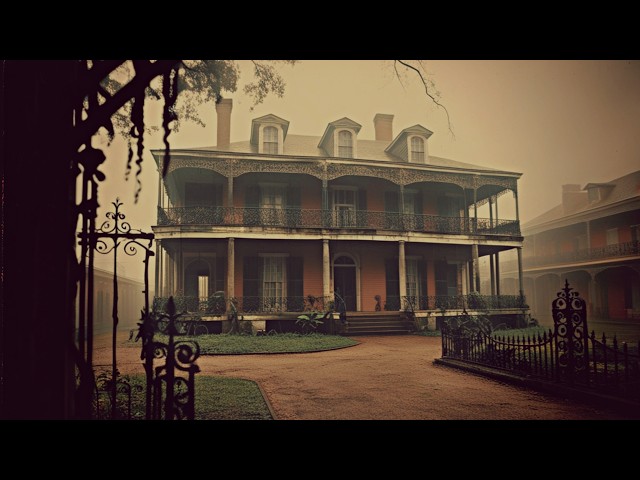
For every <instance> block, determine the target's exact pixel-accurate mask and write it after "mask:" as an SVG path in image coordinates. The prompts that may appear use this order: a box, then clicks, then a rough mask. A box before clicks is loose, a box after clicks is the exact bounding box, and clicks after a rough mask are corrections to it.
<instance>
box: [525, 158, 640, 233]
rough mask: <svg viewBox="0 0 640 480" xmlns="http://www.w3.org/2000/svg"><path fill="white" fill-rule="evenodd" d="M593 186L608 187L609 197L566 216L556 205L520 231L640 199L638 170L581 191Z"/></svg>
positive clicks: (639, 174)
mask: <svg viewBox="0 0 640 480" xmlns="http://www.w3.org/2000/svg"><path fill="white" fill-rule="evenodd" d="M593 186H598V187H600V186H606V187H610V192H609V195H607V196H606V197H605V198H602V199H600V200H599V201H595V202H591V203H589V204H588V205H585V206H584V207H582V208H579V209H578V210H575V211H572V212H571V213H569V214H566V215H565V213H564V209H563V208H562V204H560V205H556V206H555V207H553V208H552V209H551V210H548V211H546V212H545V213H543V214H541V215H538V216H537V217H535V218H533V219H532V220H529V221H528V222H526V223H524V224H523V225H522V229H523V230H526V229H533V228H535V227H537V226H539V225H542V224H546V223H551V222H561V221H562V220H563V219H564V218H565V217H567V221H568V219H569V217H574V216H576V215H579V214H583V213H587V212H589V210H596V209H600V208H602V207H605V206H607V205H612V204H614V203H618V202H621V201H623V200H628V199H631V198H634V197H635V198H638V197H640V170H637V171H635V172H632V173H629V174H627V175H624V176H622V177H619V178H616V179H615V180H611V181H610V182H605V183H588V184H587V185H586V186H585V187H584V189H583V190H586V189H587V188H589V187H591V188H593Z"/></svg>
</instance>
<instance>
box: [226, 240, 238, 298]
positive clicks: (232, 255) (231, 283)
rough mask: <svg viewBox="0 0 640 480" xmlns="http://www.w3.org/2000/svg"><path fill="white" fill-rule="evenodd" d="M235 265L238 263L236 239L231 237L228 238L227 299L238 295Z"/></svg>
mask: <svg viewBox="0 0 640 480" xmlns="http://www.w3.org/2000/svg"><path fill="white" fill-rule="evenodd" d="M235 265H236V249H235V239H234V238H229V240H227V299H230V298H232V297H235V296H236V293H235Z"/></svg>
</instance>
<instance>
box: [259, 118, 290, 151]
mask: <svg viewBox="0 0 640 480" xmlns="http://www.w3.org/2000/svg"><path fill="white" fill-rule="evenodd" d="M267 127H274V128H275V129H276V130H277V131H278V153H277V154H278V155H282V154H283V153H284V132H283V131H282V127H281V126H280V125H278V124H277V123H263V124H261V125H260V127H259V128H258V153H266V152H265V151H264V137H265V135H264V129H265V128H267ZM270 155H275V154H273V153H272V154H270Z"/></svg>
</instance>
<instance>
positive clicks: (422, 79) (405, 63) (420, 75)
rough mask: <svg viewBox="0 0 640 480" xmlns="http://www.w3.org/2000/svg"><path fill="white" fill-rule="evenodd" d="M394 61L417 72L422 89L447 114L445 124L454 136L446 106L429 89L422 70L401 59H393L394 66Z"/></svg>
mask: <svg viewBox="0 0 640 480" xmlns="http://www.w3.org/2000/svg"><path fill="white" fill-rule="evenodd" d="M396 63H399V64H400V65H403V66H404V67H405V68H408V69H410V70H413V71H414V72H416V73H417V74H418V77H419V78H420V81H421V82H422V85H424V91H425V93H426V94H427V96H428V97H429V98H430V99H431V101H432V102H433V103H434V104H435V105H436V106H437V107H439V108H441V109H443V110H444V113H446V114H447V126H448V127H449V133H451V136H452V137H454V138H455V134H454V133H453V128H452V127H451V118H450V117H449V110H447V107H445V106H444V105H443V104H442V103H440V101H439V100H438V98H437V97H436V96H435V95H433V94H432V93H431V92H430V91H429V85H428V83H427V81H426V80H425V78H424V75H422V72H421V71H420V70H418V69H417V68H416V67H414V66H413V65H411V64H409V63H407V62H405V61H403V60H394V61H393V65H394V68H395V66H396ZM421 65H422V64H421ZM397 72H398V70H397V68H396V74H397ZM398 80H400V77H398ZM400 83H401V84H402V82H400Z"/></svg>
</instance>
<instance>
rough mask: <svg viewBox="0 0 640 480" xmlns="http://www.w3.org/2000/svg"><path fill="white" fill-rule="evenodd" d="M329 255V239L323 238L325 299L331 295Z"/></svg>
mask: <svg viewBox="0 0 640 480" xmlns="http://www.w3.org/2000/svg"><path fill="white" fill-rule="evenodd" d="M330 258H331V257H330V256H329V240H327V239H323V240H322V295H323V296H324V298H325V301H329V300H330V298H329V297H330V296H331V260H330Z"/></svg>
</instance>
